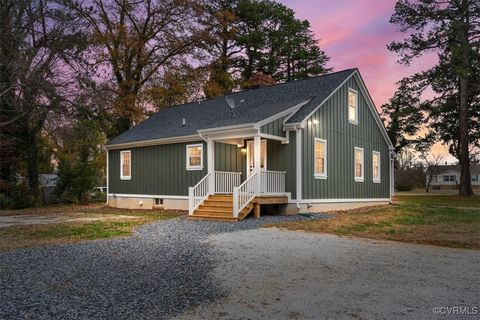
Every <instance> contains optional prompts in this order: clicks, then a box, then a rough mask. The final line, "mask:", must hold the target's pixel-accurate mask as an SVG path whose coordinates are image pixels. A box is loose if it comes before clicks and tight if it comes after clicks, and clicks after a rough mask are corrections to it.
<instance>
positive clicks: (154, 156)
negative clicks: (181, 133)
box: [108, 141, 207, 196]
mask: <svg viewBox="0 0 480 320" xmlns="http://www.w3.org/2000/svg"><path fill="white" fill-rule="evenodd" d="M196 143H202V144H203V170H193V171H187V170H186V146H187V145H188V144H196ZM124 150H130V151H131V166H132V172H131V174H132V175H131V179H130V180H121V179H120V152H121V151H124ZM108 156H109V159H108V164H109V168H108V178H109V180H108V183H109V186H108V187H109V193H117V194H145V195H170V196H188V187H193V186H194V185H195V184H196V183H197V182H198V181H200V179H202V178H203V177H204V176H205V175H206V173H207V146H206V143H205V142H202V141H198V142H188V143H175V144H164V145H156V146H148V147H137V148H130V149H121V150H109V152H108Z"/></svg>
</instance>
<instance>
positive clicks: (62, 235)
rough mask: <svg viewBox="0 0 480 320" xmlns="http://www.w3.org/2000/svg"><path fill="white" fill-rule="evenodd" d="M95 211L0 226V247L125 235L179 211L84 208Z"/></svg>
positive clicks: (20, 246) (5, 248)
mask: <svg viewBox="0 0 480 320" xmlns="http://www.w3.org/2000/svg"><path fill="white" fill-rule="evenodd" d="M97 213H98V214H101V216H100V217H102V219H103V220H99V221H90V222H75V223H58V224H45V225H24V226H12V227H8V228H0V251H4V250H10V249H16V248H22V247H31V246H37V245H46V244H58V243H67V242H78V241H86V240H95V239H109V238H114V237H126V236H129V235H131V234H132V231H133V230H134V229H135V228H137V227H139V226H141V225H143V224H145V223H149V222H153V221H159V220H167V219H172V218H176V217H178V216H179V213H178V212H168V211H147V210H118V209H111V208H102V209H101V210H99V211H95V212H87V215H86V216H89V215H92V216H94V215H95V214H97ZM123 216H126V217H123ZM96 217H99V215H96Z"/></svg>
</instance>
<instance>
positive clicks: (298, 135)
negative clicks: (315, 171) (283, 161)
mask: <svg viewBox="0 0 480 320" xmlns="http://www.w3.org/2000/svg"><path fill="white" fill-rule="evenodd" d="M295 149H296V158H295V171H296V173H295V174H296V186H295V190H296V191H297V192H296V193H297V194H296V199H295V200H296V202H297V207H298V208H300V201H301V200H302V129H301V128H297V131H296V132H295Z"/></svg>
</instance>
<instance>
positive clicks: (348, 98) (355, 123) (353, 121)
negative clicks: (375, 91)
mask: <svg viewBox="0 0 480 320" xmlns="http://www.w3.org/2000/svg"><path fill="white" fill-rule="evenodd" d="M350 92H353V93H355V120H352V119H350V97H349V95H350ZM347 117H348V122H350V123H351V124H354V125H358V91H357V90H355V89H352V88H350V87H348V89H347Z"/></svg>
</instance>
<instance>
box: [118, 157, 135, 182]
mask: <svg viewBox="0 0 480 320" xmlns="http://www.w3.org/2000/svg"><path fill="white" fill-rule="evenodd" d="M126 153H128V154H129V158H130V163H129V168H128V172H129V173H130V175H128V176H125V175H123V155H124V154H126ZM130 179H132V152H131V151H130V150H124V151H120V180H130Z"/></svg>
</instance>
